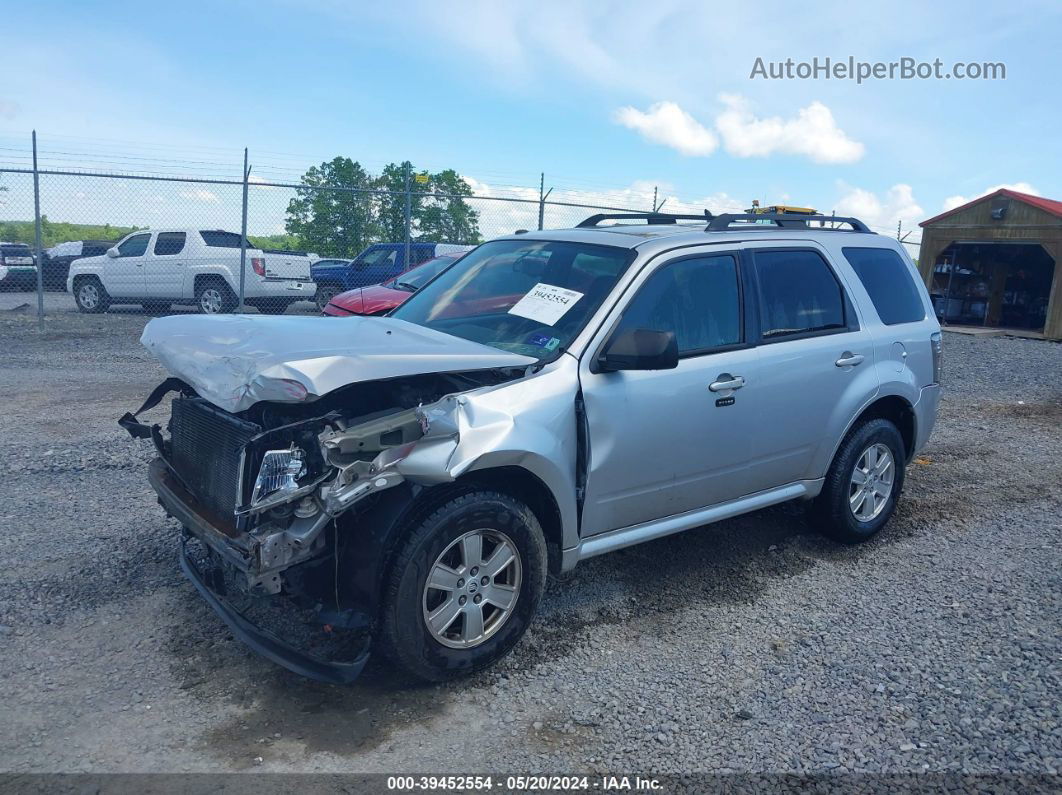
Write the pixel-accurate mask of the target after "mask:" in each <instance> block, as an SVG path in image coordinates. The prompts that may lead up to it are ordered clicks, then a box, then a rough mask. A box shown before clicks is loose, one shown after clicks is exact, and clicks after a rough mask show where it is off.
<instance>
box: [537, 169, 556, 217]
mask: <svg viewBox="0 0 1062 795" xmlns="http://www.w3.org/2000/svg"><path fill="white" fill-rule="evenodd" d="M551 193H553V188H550V189H549V190H546V172H545V171H542V172H540V173H539V175H538V229H539V231H540V232H541V231H542V229H543V228H545V222H546V199H547V198H549V195H550V194H551Z"/></svg>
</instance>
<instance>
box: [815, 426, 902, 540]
mask: <svg viewBox="0 0 1062 795" xmlns="http://www.w3.org/2000/svg"><path fill="white" fill-rule="evenodd" d="M878 444H881V445H884V446H885V447H887V448H888V449H889V451H890V452H891V453H892V469H893V470H894V475H893V480H892V484H891V490H890V491H889V493H888V497H887V499H885V505H884V507H883V508H881V510H880V512H879V513H877V515H875V516H874V517H873V518H870V519H868V520H866V521H861V520H860V519H859V518H857V517H856V515H855V512H854V511H853V509H852V507H851V505H850V499H851V497H852V496H853V491H854V490H858V488H857V487H854V486H853V483H852V478H853V475H854V473H855V467H856V464H857V463H859V461H860V460H861V459H862V457H863V454H864V453H865V452H866V451H867V450H868V449H869V448H871V447H873V446H874V445H878ZM906 461H907V455H906V451H905V449H904V443H903V437H902V436H901V435H900V431H899V430H898V429H897V428H896V426H895V425H893V424H892V423H891V422H889V420H885V419H874V420H867V421H865V422H862V423H860V424H859V425H857V426H856V427H854V428H852V430H850V431H849V432H848V435H847V436H846V437H845V438H844V441H843V442H841V447H840V449H839V450H838V451H837V454H836V455H835V456H834V457H833V463H832V464H830V469H829V471H828V472H827V473H826V483H825V484H824V485H823V488H822V492H821V493H820V494H819V496H818V497H817V498H816V499H815V504H814V507H813V510H812V512H811V516H812V517H813V521H814V523H815V524H816V525H817V529H819V530H821V531H822V532H823V533H824V534H825V535H827V536H829V537H830V538H832V539H834V540H835V541H839V542H840V543H842V544H859V543H862V542H864V541H867V540H868V539H870V538H873V537H874V536H875V535H876V534H877V533H878V531H880V530H881V528H882V527H884V526H885V524H886V522H888V521H889V519H890V517H891V516H892V514H893V513H894V512H895V510H896V503H897V501H898V500H899V499H900V494H901V492H902V491H903V480H904V470H905V464H906Z"/></svg>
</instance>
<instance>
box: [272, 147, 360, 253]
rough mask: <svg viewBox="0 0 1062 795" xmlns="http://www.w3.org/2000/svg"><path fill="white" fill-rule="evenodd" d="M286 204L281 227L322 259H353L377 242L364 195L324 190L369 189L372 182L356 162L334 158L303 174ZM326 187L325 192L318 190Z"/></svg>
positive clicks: (302, 246) (345, 191)
mask: <svg viewBox="0 0 1062 795" xmlns="http://www.w3.org/2000/svg"><path fill="white" fill-rule="evenodd" d="M302 184H303V185H304V186H305V187H300V188H296V190H295V194H296V195H295V198H293V199H292V200H291V201H290V202H288V209H287V219H286V221H285V224H284V228H285V229H286V230H287V232H288V234H291V235H294V236H295V237H297V238H298V240H299V246H300V247H301V248H303V249H305V250H307V251H312V252H316V253H317V254H320V255H321V256H323V257H325V256H328V257H353V256H354V255H356V254H357V253H358V252H359V251H361V250H362V249H363V248H365V246H366V245H368V244H369V243H371V242H372V241H373V240H375V239H376V235H377V233H378V226H377V222H376V217H375V215H376V214H375V213H374V207H373V201H372V197H371V196H370V195H369V194H367V193H361V192H354V191H347V190H327V188H333V189H334V188H361V189H366V188H371V187H373V180H372V178H371V177H370V176H369V174H368V173H367V172H366V171H365V169H364V168H362V166H361V164H360V163H358V162H357V161H354V160H351V159H350V158H349V157H335V158H333V159H332V160H330V161H327V162H325V163H322V164H321V165H320V166H312V167H311V168H310V170H309V171H307V172H306V173H305V174H303V177H302ZM322 188H325V190H321V189H322Z"/></svg>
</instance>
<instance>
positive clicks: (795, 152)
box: [0, 0, 1062, 238]
mask: <svg viewBox="0 0 1062 795" xmlns="http://www.w3.org/2000/svg"><path fill="white" fill-rule="evenodd" d="M5 5H6V8H5V9H4V11H3V19H4V35H3V42H4V44H3V59H2V64H3V65H2V67H0V168H3V166H4V165H7V166H9V167H10V166H25V165H26V164H27V163H28V154H27V142H28V136H29V131H30V130H31V129H36V130H37V131H38V136H39V141H40V151H41V162H42V164H43V165H45V166H50V167H58V168H74V167H91V168H97V169H107V170H119V171H123V172H140V173H178V174H190V175H210V176H223V177H233V176H236V177H238V176H239V173H240V162H241V158H242V155H243V147H245V146H246V147H248V148H249V150H250V159H251V163H252V174H253V178H254V179H257V180H266V181H288V180H292V181H294V180H297V178H298V175H299V174H301V173H302V172H303V171H304V170H305V168H306V167H308V166H309V165H311V164H313V163H320V162H321V161H323V160H326V159H330V158H332V157H334V156H336V155H344V156H349V157H351V158H353V159H356V160H358V161H360V162H361V163H362V164H363V165H365V166H366V167H367V168H368V169H369V170H370V171H378V170H379V169H380V168H381V167H382V166H383V165H384V164H385V163H388V162H400V161H402V160H404V159H409V160H411V161H412V162H413V163H414V165H415V166H416V167H418V168H427V169H429V170H433V171H434V170H440V169H444V168H453V169H455V170H457V171H458V173H460V174H462V175H463V176H464V177H465V178H466V179H467V180H468V181H469V183H470V184H472V186H473V187H474V188H475V189H476V191H477V192H482V193H483V194H484V195H495V196H502V195H513V196H520V197H524V198H534V197H537V195H538V182H539V175H540V173H542V172H544V173H545V183H546V187H547V188H549V187H552V188H553V189H554V193H553V194H552V198H558V199H562V200H576V201H593V202H595V203H603V204H609V205H618V206H619V205H622V206H628V205H632V206H638V207H646V206H647V205H648V204H651V202H652V194H653V189H654V187H655V188H656V189H657V192H658V196H659V197H660V198H662V199H663V198H666V199H667V202H666V204H665V206H664V209H673V210H694V211H699V210H700V208H703V207H707V208H709V209H711V210H713V211H715V212H718V211H720V210H735V209H742V208H744V207H747V206H749V203H750V202H751V200H753V199H759V200H760V201H761V203H763V204H765V205H766V204H772V203H787V204H796V205H802V206H812V207H815V208H817V209H819V210H821V211H825V212H831V211H836V212H837V213H838V214H855V215H858V216H859V217H861V218H863V219H864V220H866V221H868V222H869V223H870V224H871V225H872V226H874V227H875V228H879V229H881V230H891V231H893V232H894V231H895V228H896V224H897V222H898V221H899V222H900V223H901V224H903V229H905V230H915V238H917V226H916V224H917V222H918V221H921V220H924V219H926V218H928V217H930V216H932V215H935V214H937V213H939V212H941V211H943V210H945V209H949V208H950V207H954V206H957V205H958V204H961V203H962V202H963V201H965V200H969V199H971V198H974V197H976V196H978V195H981V194H983V193H985V192H987V191H989V190H991V189H994V188H995V187H998V186H1002V185H1007V186H1012V187H1014V188H1015V189H1017V190H1024V191H1026V192H1030V193H1037V194H1041V195H1047V196H1051V197H1054V198H1062V155H1060V147H1059V139H1060V136H1059V130H1060V129H1062V118H1060V117H1062V102H1060V101H1059V98H1060V96H1062V91H1060V90H1059V88H1058V83H1057V79H1058V74H1059V73H1060V70H1059V66H1060V65H1062V64H1060V61H1062V56H1060V55H1059V52H1060V51H1059V48H1058V40H1059V37H1060V34H1062V3H1058V2H1046V1H1045V2H1008V3H1002V4H1000V3H970V2H961V3H953V2H939V3H934V4H926V3H906V2H894V3H890V4H882V3H875V4H866V5H865V6H863V5H860V4H854V3H851V2H846V3H830V2H820V3H814V4H808V5H806V6H800V5H799V4H793V3H792V2H791V1H790V2H786V3H774V2H759V3H744V4H733V5H723V4H709V3H705V2H695V3H680V2H669V0H657V2H654V3H649V4H647V3H633V2H630V3H623V2H593V1H590V2H553V1H552V0H536V1H535V2H520V1H519V0H513V1H512V2H463V3H462V2H453V3H440V2H437V0H436V2H429V1H427V0H426V1H425V2H412V1H411V2H389V3H379V4H368V3H343V2H335V1H333V0H302V1H301V2H285V1H283V0H258V2H243V1H242V0H234V1H233V2H215V3H199V2H195V1H194V0H193V1H192V2H182V3H170V4H150V3H135V4H134V3H122V2H108V0H97V1H96V2H93V3H91V4H87V3H75V2H48V0H41V2H36V3H21V4H16V3H6V4H5ZM816 57H817V58H818V59H819V61H820V63H821V62H823V61H824V59H825V58H827V57H829V58H831V59H833V60H834V61H835V62H836V61H843V62H847V60H848V58H849V57H852V58H853V59H854V60H855V61H861V62H868V63H871V62H879V61H880V62H884V63H886V64H887V63H889V62H893V61H899V60H900V59H901V58H911V59H913V60H914V62H933V61H934V60H935V59H940V61H941V62H942V69H943V70H944V71H945V72H948V71H951V70H952V67H953V65H954V64H955V63H956V62H963V63H971V62H972V63H976V64H980V63H985V62H991V63H1002V64H1004V66H1005V70H1006V78H1005V79H996V80H976V79H963V80H960V79H956V78H952V79H943V78H942V79H926V80H919V79H914V80H902V79H898V78H897V79H876V80H875V79H871V80H867V81H865V82H862V83H857V82H856V81H854V80H847V79H837V78H830V79H825V78H821V77H820V78H818V79H799V78H793V79H766V78H764V77H763V76H762V73H763V71H766V70H767V68H768V67H769V65H771V64H777V63H778V62H784V61H786V59H792V60H793V62H794V64H796V63H799V62H802V61H811V60H812V59H813V58H816ZM757 59H762V63H763V67H764V69H763V70H761V72H760V74H759V75H756V74H754V67H755V66H756V64H757V63H758V61H757ZM794 68H795V66H794ZM53 180H54V184H53V185H50V186H49V185H44V186H42V189H43V188H45V187H47V188H49V192H48V200H49V201H50V202H51V205H50V207H49V208H46V212H48V213H49V216H50V217H52V218H53V219H54V220H78V221H80V220H85V218H86V216H88V215H93V216H99V215H101V214H103V211H104V210H105V209H107V208H110V209H112V210H113V212H112V215H113V220H112V222H115V223H118V222H128V221H129V219H131V218H134V219H135V218H146V219H147V220H149V221H152V220H154V221H161V220H162V219H164V218H165V219H167V220H169V221H170V222H173V215H174V213H175V212H179V213H184V214H186V215H187V214H190V213H193V212H201V213H202V214H204V215H213V216H216V217H217V218H218V223H219V224H227V225H230V226H231V223H230V218H231V215H232V212H231V210H232V207H233V205H234V203H236V202H235V199H234V198H233V197H234V196H235V194H233V193H232V192H231V191H228V190H227V188H226V186H221V187H220V189H212V188H209V187H201V188H195V187H193V188H192V189H191V190H189V188H188V186H173V185H154V184H150V183H145V184H143V185H138V186H136V189H135V190H133V191H130V190H129V189H128V186H127V185H126V184H124V183H123V185H124V186H125V187H120V186H118V185H117V184H116V185H111V186H106V187H100V188H98V189H93V190H91V191H89V193H91V194H92V195H86V189H85V184H84V183H85V181H84V180H79V179H77V178H67V179H65V180H63V179H61V178H58V177H56V178H53ZM0 184H7V186H8V191H7V192H6V193H0V218H3V217H5V216H14V215H21V214H24V213H25V212H26V210H27V207H30V205H28V204H27V198H26V191H25V190H24V188H25V186H26V184H28V183H27V182H26V180H24V179H22V178H21V177H19V176H18V175H12V174H7V175H0ZM266 190H267V189H262V190H261V191H260V192H259V193H258V194H256V196H255V197H254V198H253V200H252V201H253V202H256V203H257V205H259V206H260V207H261V210H260V212H258V213H257V214H256V224H257V226H258V229H257V231H258V232H259V233H266V232H273V231H280V228H281V227H282V215H283V212H282V210H283V207H284V206H285V205H286V201H287V197H288V195H289V194H288V193H286V192H285V191H283V189H270V190H273V191H275V194H273V195H271V194H268V193H267V192H266ZM123 191H124V192H123ZM79 196H80V198H79ZM236 204H238V203H236ZM4 205H6V206H4ZM236 210H237V212H238V206H237V207H236ZM167 213H168V214H169V215H167ZM490 213H491V214H492V215H493V216H496V217H494V218H493V221H492V224H491V226H490V228H489V229H488V230H487V231H497V232H501V231H509V230H508V229H506V227H507V225H511V224H513V223H516V224H522V225H527V222H528V219H529V218H530V215H531V210H530V209H529V208H526V207H516V208H515V209H511V208H505V209H502V208H500V206H496V205H495V206H492V207H491V208H490ZM561 220H567V221H568V222H569V223H570V222H571V219H561ZM575 220H577V219H575ZM547 225H548V224H547Z"/></svg>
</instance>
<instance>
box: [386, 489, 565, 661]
mask: <svg viewBox="0 0 1062 795" xmlns="http://www.w3.org/2000/svg"><path fill="white" fill-rule="evenodd" d="M475 530H488V531H495V532H497V533H502V534H504V537H505V538H506V539H508V540H510V541H511V542H512V545H513V546H514V547H515V548H516V550H517V551H518V553H519V561H518V562H519V566H520V570H521V577H520V584H519V587H518V588H517V593H518V596H517V598H516V601H515V602H514V603H513V606H512V610H511V613H510V614H509V615H508V616H507V617H506V619H505V620H504V622H500V625H499V627H498V628H497V630H496V631H494V632H493V634H490V635H488V637H487V638H486V639H485V640H483V641H481V642H479V644H478V645H475V646H471V647H469V648H450V647H448V646H446V645H444V644H443V643H442V642H440V641H439V640H437V639H436V638H435V636H433V634H432V633H431V631H429V629H428V626H427V620H426V618H425V606H426V605H425V602H426V599H427V598H428V596H427V595H426V594H427V592H426V581H427V577H428V574H429V572H430V571H431V570H432V568H433V566H434V565H435V563H436V561H437V560H438V559H439V556H440V555H442V554H443V553H444V552H446V550H447V549H448V548H449V547H450V546H451V545H452V544H453V543H454V542H455V541H456V540H457V539H459V538H461V537H462V536H463V535H465V534H466V533H470V532H472V531H475ZM484 549H486V547H484ZM546 573H547V553H546V541H545V537H544V536H543V534H542V527H541V525H540V524H539V522H538V519H537V518H536V517H535V515H534V513H533V512H532V511H531V510H530V509H529V508H528V507H527V506H526V505H524V504H523V503H521V502H519V501H518V500H515V499H513V498H512V497H510V496H508V495H506V494H502V493H499V492H496V491H487V490H475V491H470V492H466V493H463V494H460V495H457V496H454V497H452V498H451V499H449V500H447V501H446V502H444V503H442V504H441V505H439V507H437V508H435V509H434V510H433V511H431V513H429V514H428V515H427V516H424V515H423V514H422V515H421V517H420V518H417V519H413V520H412V524H411V526H410V527H409V528H407V529H406V532H405V533H404V534H403V536H402V540H401V541H400V546H399V548H398V550H397V554H396V556H395V557H394V559H393V561H392V563H391V565H390V568H389V570H388V572H387V574H386V575H385V577H384V580H383V588H384V592H383V607H382V611H381V617H380V631H379V640H380V646H381V649H382V651H383V652H384V654H386V655H387V656H388V657H389V658H390V659H391V660H393V661H394V662H395V663H397V664H398V665H400V666H401V667H402V668H404V669H406V670H407V671H408V672H409V673H411V674H413V675H414V676H417V677H419V678H421V679H426V680H428V681H433V682H441V681H445V680H447V679H453V678H455V677H457V676H461V675H464V674H469V673H472V672H475V671H478V670H481V669H483V668H486V667H487V666H489V665H491V664H492V663H494V662H495V661H496V660H498V659H499V658H500V657H502V656H504V655H505V654H507V653H508V652H509V651H510V650H511V649H512V648H513V646H515V645H516V643H517V641H519V640H520V638H521V637H522V636H523V634H524V631H525V630H526V629H527V627H528V626H529V625H530V623H531V620H532V618H533V617H534V615H535V611H536V609H537V608H538V603H539V601H540V600H541V598H542V593H543V591H544V590H545V585H546ZM469 579H470V580H476V579H477V578H476V577H471V578H469ZM461 582H464V581H463V580H462V581H461ZM455 593H456V591H455ZM461 593H464V591H461ZM466 598H469V597H467V596H466ZM461 620H462V621H463V620H464V619H461Z"/></svg>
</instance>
